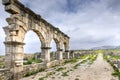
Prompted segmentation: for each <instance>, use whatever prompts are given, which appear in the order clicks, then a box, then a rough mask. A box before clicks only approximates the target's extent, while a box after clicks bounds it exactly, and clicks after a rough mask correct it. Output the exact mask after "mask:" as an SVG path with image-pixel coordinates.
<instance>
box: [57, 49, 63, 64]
mask: <svg viewBox="0 0 120 80" xmlns="http://www.w3.org/2000/svg"><path fill="white" fill-rule="evenodd" d="M57 60H58V61H59V63H60V64H61V63H62V62H63V50H62V49H58V50H57Z"/></svg>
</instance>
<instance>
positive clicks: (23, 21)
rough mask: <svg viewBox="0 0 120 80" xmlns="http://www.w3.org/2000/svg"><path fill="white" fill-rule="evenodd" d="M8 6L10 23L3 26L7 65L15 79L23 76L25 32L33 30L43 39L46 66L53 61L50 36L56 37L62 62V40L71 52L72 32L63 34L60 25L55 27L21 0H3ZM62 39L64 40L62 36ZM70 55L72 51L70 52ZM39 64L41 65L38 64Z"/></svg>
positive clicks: (6, 6)
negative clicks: (68, 34) (70, 34)
mask: <svg viewBox="0 0 120 80" xmlns="http://www.w3.org/2000/svg"><path fill="white" fill-rule="evenodd" d="M2 3H3V5H4V6H5V10H6V11H7V12H8V13H10V14H11V16H10V17H8V18H7V19H6V21H7V23H8V25H7V26H5V27H4V28H3V29H4V31H5V35H6V37H5V42H4V44H5V54H6V55H5V68H8V69H10V71H11V74H12V77H11V78H12V80H19V79H21V78H22V77H23V72H24V66H23V56H24V48H23V46H24V45H25V44H24V38H25V34H26V33H27V32H28V31H29V30H32V31H34V32H35V33H36V34H37V35H38V37H39V40H40V41H41V56H42V58H43V60H44V65H43V66H44V67H45V68H49V67H50V65H51V63H50V49H51V47H50V40H51V37H53V38H55V39H54V40H55V43H56V46H57V54H58V58H57V60H59V61H60V62H61V61H62V59H63V57H62V54H63V53H62V47H61V45H62V41H65V42H66V43H67V44H66V51H65V52H66V53H67V54H68V53H69V39H70V38H69V36H67V35H66V34H64V33H63V32H62V31H60V30H59V28H56V27H55V26H53V25H52V24H50V23H49V22H47V21H46V20H45V19H43V18H42V17H41V16H40V15H38V14H36V13H34V12H33V11H32V10H31V9H29V8H27V7H26V6H24V5H23V4H22V3H21V2H19V1H18V0H2ZM62 39H63V40H62ZM68 55H69V54H68ZM39 67H40V66H38V68H39Z"/></svg>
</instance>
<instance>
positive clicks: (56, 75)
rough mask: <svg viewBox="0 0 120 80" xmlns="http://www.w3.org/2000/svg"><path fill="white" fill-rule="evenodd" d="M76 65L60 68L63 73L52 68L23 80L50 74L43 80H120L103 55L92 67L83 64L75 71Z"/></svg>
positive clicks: (100, 55) (37, 79) (36, 78)
mask: <svg viewBox="0 0 120 80" xmlns="http://www.w3.org/2000/svg"><path fill="white" fill-rule="evenodd" d="M74 65H75V63H73V64H66V65H64V66H59V68H60V67H63V68H65V69H63V70H61V71H56V70H55V68H51V69H48V70H46V71H44V72H41V73H38V74H36V75H32V76H30V77H26V78H23V79H21V80H39V78H42V77H44V76H46V74H50V73H51V74H50V75H49V76H48V77H46V78H44V79H43V80H118V78H117V77H113V76H112V75H111V74H112V73H113V69H112V67H111V66H110V64H109V63H107V62H106V61H104V59H103V55H102V54H99V55H98V57H97V59H96V61H94V63H93V64H92V65H89V64H82V65H81V66H79V67H78V68H77V69H73V66H74ZM52 73H53V74H52ZM66 73H67V75H66ZM41 80H42V79H41Z"/></svg>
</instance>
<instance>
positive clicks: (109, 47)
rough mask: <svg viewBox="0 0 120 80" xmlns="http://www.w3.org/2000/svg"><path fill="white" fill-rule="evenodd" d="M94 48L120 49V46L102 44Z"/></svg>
mask: <svg viewBox="0 0 120 80" xmlns="http://www.w3.org/2000/svg"><path fill="white" fill-rule="evenodd" d="M92 49H93V50H98V49H120V46H100V47H94V48H92Z"/></svg>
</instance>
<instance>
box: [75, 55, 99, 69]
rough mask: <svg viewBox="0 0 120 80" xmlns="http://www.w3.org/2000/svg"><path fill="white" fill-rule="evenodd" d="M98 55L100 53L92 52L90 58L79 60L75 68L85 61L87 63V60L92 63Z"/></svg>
mask: <svg viewBox="0 0 120 80" xmlns="http://www.w3.org/2000/svg"><path fill="white" fill-rule="evenodd" d="M97 55H98V54H96V53H92V54H90V55H88V58H87V59H85V60H83V61H81V62H79V63H78V64H76V65H75V66H73V68H74V69H77V67H78V66H80V65H81V64H84V63H86V62H88V63H89V64H92V63H93V62H94V61H95V60H96V58H97ZM86 57H87V56H86ZM86 57H85V58H86Z"/></svg>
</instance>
